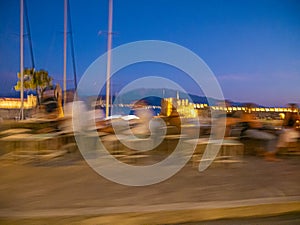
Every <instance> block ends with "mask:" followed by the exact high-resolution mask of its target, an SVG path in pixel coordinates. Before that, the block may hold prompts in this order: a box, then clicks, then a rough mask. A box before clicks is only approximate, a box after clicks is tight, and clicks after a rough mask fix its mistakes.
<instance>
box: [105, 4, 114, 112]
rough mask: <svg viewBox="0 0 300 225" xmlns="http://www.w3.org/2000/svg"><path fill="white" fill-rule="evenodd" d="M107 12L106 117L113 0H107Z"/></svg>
mask: <svg viewBox="0 0 300 225" xmlns="http://www.w3.org/2000/svg"><path fill="white" fill-rule="evenodd" d="M108 10H109V12H108V40H107V66H106V114H105V115H106V117H108V116H109V105H110V97H109V96H110V69H111V45H112V19H113V0H109V9H108Z"/></svg>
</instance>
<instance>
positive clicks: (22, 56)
mask: <svg viewBox="0 0 300 225" xmlns="http://www.w3.org/2000/svg"><path fill="white" fill-rule="evenodd" d="M20 76H21V93H20V97H21V116H20V120H24V0H20Z"/></svg>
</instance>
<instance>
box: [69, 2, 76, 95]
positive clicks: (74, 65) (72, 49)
mask: <svg viewBox="0 0 300 225" xmlns="http://www.w3.org/2000/svg"><path fill="white" fill-rule="evenodd" d="M67 4H68V11H69V13H68V19H69V29H70V31H69V33H70V42H71V43H70V44H71V56H72V64H73V73H74V86H75V90H77V74H76V64H75V53H74V41H73V30H72V21H71V10H70V2H69V0H68V3H67Z"/></svg>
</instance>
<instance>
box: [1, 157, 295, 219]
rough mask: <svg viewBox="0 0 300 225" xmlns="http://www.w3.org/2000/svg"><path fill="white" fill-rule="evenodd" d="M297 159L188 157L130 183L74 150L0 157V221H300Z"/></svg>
mask: <svg viewBox="0 0 300 225" xmlns="http://www.w3.org/2000/svg"><path fill="white" fill-rule="evenodd" d="M299 162H300V158H299V157H298V156H293V157H285V158H282V161H280V162H266V161H264V160H263V159H262V158H260V157H250V156H245V157H244V159H243V163H239V164H233V165H228V164H226V165H218V166H214V165H213V166H211V167H209V168H208V169H207V170H205V171H203V172H199V171H198V170H197V168H196V167H193V166H192V165H191V164H188V165H186V166H185V167H184V168H183V169H182V170H181V171H180V172H178V173H177V174H175V175H174V176H173V177H171V178H170V179H168V180H166V181H163V182H161V183H158V184H154V185H151V186H146V187H129V186H124V185H120V184H116V183H113V182H112V181H109V180H107V179H105V178H103V177H101V176H100V175H98V174H97V173H96V172H95V171H94V170H92V169H91V168H90V167H89V166H88V165H87V164H86V163H85V162H84V161H83V160H81V158H80V157H78V156H75V157H74V155H72V156H70V155H66V156H65V157H64V158H60V159H56V160H51V161H47V162H38V163H27V164H23V163H20V162H15V161H14V162H11V161H1V165H0V180H1V183H0V218H1V219H0V223H1V224H202V223H200V222H199V221H208V220H213V221H214V222H215V223H213V221H212V223H207V222H205V223H203V224H228V223H226V220H224V221H223V220H222V219H226V218H236V219H238V220H237V221H235V220H230V224H257V223H256V220H254V221H252V220H249V217H256V218H258V221H259V222H261V221H262V222H263V219H262V218H263V217H267V218H271V220H266V222H265V223H260V224H276V223H269V222H272V217H273V216H278V215H281V214H284V213H290V214H289V215H293V216H291V217H289V218H288V219H286V221H285V218H286V217H284V216H283V217H280V218H282V222H283V223H280V224H299V212H300V185H299V184H300V183H299V182H300V173H299V171H300V163H299ZM120 172H122V171H120ZM270 216H271V217H270ZM241 218H246V220H244V219H243V220H240V219H241ZM220 219H221V220H220ZM216 220H217V221H216ZM245 221H249V223H246V222H245ZM189 222H190V223H189ZM227 222H228V221H227ZM240 222H242V223H240ZM244 222H245V223H244Z"/></svg>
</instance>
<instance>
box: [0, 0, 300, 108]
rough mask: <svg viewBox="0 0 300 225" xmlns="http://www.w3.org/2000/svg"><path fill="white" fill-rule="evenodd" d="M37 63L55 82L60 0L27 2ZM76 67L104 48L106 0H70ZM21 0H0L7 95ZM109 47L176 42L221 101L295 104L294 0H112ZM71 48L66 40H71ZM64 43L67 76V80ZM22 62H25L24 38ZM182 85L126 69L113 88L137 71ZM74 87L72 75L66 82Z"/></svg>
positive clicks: (298, 11) (299, 35)
mask: <svg viewBox="0 0 300 225" xmlns="http://www.w3.org/2000/svg"><path fill="white" fill-rule="evenodd" d="M27 5H28V11H29V20H30V26H31V35H32V41H33V48H34V55H35V61H36V69H41V68H43V69H46V70H48V71H49V73H50V75H51V76H53V77H54V79H55V81H56V82H60V81H61V80H62V77H63V76H62V74H63V5H64V1H63V0H51V1H50V0H49V1H40V0H27ZM70 6H71V16H72V23H73V24H72V25H73V37H74V43H75V54H76V65H77V73H78V76H79V77H80V76H81V75H82V74H83V73H84V71H85V70H86V68H87V67H88V66H89V65H90V64H91V63H92V62H93V61H94V60H95V59H96V58H97V57H98V56H100V55H102V54H103V53H105V51H106V41H107V37H106V35H103V32H102V35H98V33H99V31H100V30H102V31H106V30H107V11H108V0H85V1H84V0H70ZM19 29H20V28H19V0H10V1H7V0H0V76H1V78H2V84H1V89H0V94H2V95H3V93H10V92H13V91H12V87H13V85H14V84H15V83H16V81H17V77H16V73H17V72H18V71H19V37H18V34H19ZM113 30H114V32H115V35H114V36H113V47H116V46H119V45H121V44H125V43H128V42H132V41H139V40H149V39H155V40H164V41H170V42H174V43H177V44H179V45H182V46H184V47H186V48H189V49H190V50H192V51H193V52H195V53H196V54H198V55H199V56H200V57H201V58H202V59H203V60H204V61H205V62H206V63H207V65H208V66H209V67H210V68H211V70H212V71H213V72H214V74H215V75H216V77H217V79H218V81H219V83H220V85H221V87H222V89H223V92H224V96H225V98H226V99H230V100H233V101H242V102H256V103H259V104H263V105H269V106H280V105H285V104H286V103H288V102H297V103H300V1H291V0H282V1H276V0H269V1H264V0H259V1H255V0H251V1H246V0H245V1H241V0H238V1H233V0H227V1H215V0H211V1H202V0H128V1H125V0H114V18H113ZM69 46H70V45H69ZM70 53H71V51H70V49H68V79H70V80H71V79H72V76H73V71H72V66H71V57H70V56H71V54H70ZM25 67H30V55H29V48H28V42H26V41H25ZM156 74H159V75H161V76H165V77H167V78H172V79H173V80H174V81H176V82H178V83H180V84H181V83H184V85H185V88H186V90H187V91H190V92H192V93H194V94H197V93H200V91H199V88H197V87H196V86H195V85H194V84H192V83H191V82H190V81H188V79H187V78H186V76H185V75H183V74H180V72H179V71H176V70H175V69H174V68H173V69H172V68H167V67H163V66H161V65H156V66H154V67H153V70H151V69H149V65H148V66H147V65H146V66H145V67H143V66H140V65H137V66H136V67H135V66H132V67H131V68H128V69H124V71H121V72H120V74H118V76H116V78H115V79H114V81H113V87H114V88H115V89H118V88H120V87H121V86H122V85H123V84H124V83H125V82H128V80H133V79H135V78H137V77H139V76H143V75H144V76H147V75H156ZM68 87H69V88H72V87H73V83H72V81H69V82H68Z"/></svg>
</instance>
